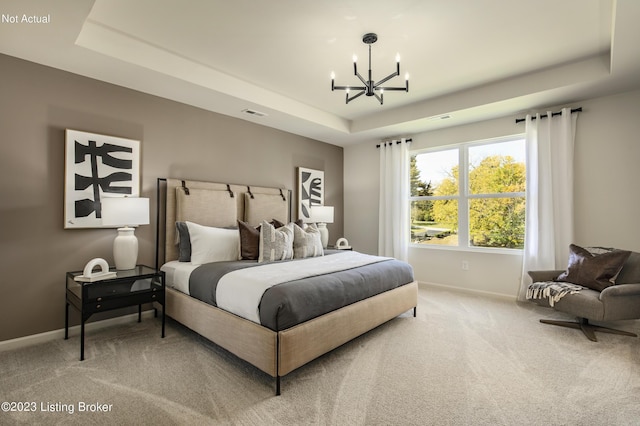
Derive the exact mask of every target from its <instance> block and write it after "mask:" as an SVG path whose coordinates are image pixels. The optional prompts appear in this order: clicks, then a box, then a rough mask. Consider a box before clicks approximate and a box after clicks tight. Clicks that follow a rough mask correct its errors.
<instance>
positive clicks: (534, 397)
mask: <svg viewBox="0 0 640 426" xmlns="http://www.w3.org/2000/svg"><path fill="white" fill-rule="evenodd" d="M542 317H554V318H563V316H562V315H560V314H557V313H554V312H553V311H551V310H548V309H544V308H539V307H535V306H533V305H518V304H516V303H515V302H513V301H509V300H503V299H494V298H488V297H482V296H477V295H470V294H467V293H461V292H452V291H447V290H443V289H438V288H431V287H429V288H421V290H420V303H419V307H418V317H417V318H413V317H412V316H410V315H408V314H407V315H403V316H402V317H399V318H396V319H394V320H392V321H390V322H389V323H387V324H385V325H383V326H381V327H379V328H377V329H376V330H374V331H372V332H370V333H368V334H366V335H365V336H362V337H361V338H358V339H356V340H354V341H352V342H350V343H348V344H346V345H344V346H342V347H341V348H338V349H337V350H335V351H333V352H331V353H330V354H327V355H325V356H323V357H321V358H320V359H318V360H316V361H313V362H312V363H310V364H308V365H306V366H304V367H302V368H300V369H298V370H296V371H294V372H293V373H291V374H289V375H288V376H286V377H284V378H283V379H282V395H281V396H279V397H275V396H274V389H275V388H274V379H273V378H271V377H269V376H267V375H265V374H263V373H261V372H260V371H257V370H256V369H255V368H254V367H252V366H250V365H248V364H246V363H244V362H242V361H240V360H238V359H237V358H235V357H234V356H232V355H230V354H228V353H227V352H225V351H224V350H221V349H219V348H217V347H216V346H214V345H212V344H210V343H208V342H207V341H205V340H204V339H202V338H200V337H199V336H197V335H195V334H194V333H192V332H190V331H188V330H186V329H185V328H183V327H182V326H180V325H178V324H176V323H174V322H173V321H168V324H167V337H166V338H165V339H161V338H160V321H159V320H157V319H153V318H148V319H145V320H143V322H142V323H141V324H138V323H136V322H133V323H131V324H127V325H119V326H113V327H109V328H105V329H101V330H96V331H92V332H89V333H88V335H87V345H86V360H85V361H83V362H80V361H79V360H78V352H79V337H72V338H70V339H69V340H67V341H65V340H59V341H55V342H51V343H46V344H42V345H38V346H32V347H29V348H23V349H19V350H12V351H5V352H0V393H1V395H2V398H1V399H2V401H14V402H29V403H31V402H33V403H35V405H36V410H35V412H16V411H14V412H5V411H2V412H0V424H2V425H7V424H30V425H33V424H65V425H69V424H71V425H74V424H77V425H89V424H105V425H106V424H119V425H124V424H141V425H142V424H154V425H164V424H190V425H195V424H198V425H203V424H229V425H265V424H284V425H306V424H314V425H405V424H406V425H410V424H413V425H489V424H490V425H528V424H530V425H542V424H544V425H638V424H640V340H639V339H638V338H631V337H623V336H615V335H609V334H598V335H597V336H598V339H599V342H597V343H594V342H590V341H589V340H587V339H586V338H585V337H584V336H583V335H582V333H581V332H579V331H577V330H570V329H564V328H559V327H554V326H549V325H543V324H540V323H539V322H538V319H539V318H542ZM616 325H617V326H620V327H621V328H624V329H626V330H629V331H634V332H640V323H639V322H637V321H628V322H620V323H617V324H616ZM81 403H86V404H87V405H85V409H90V408H95V407H96V406H95V405H94V406H92V405H88V404H107V410H108V411H106V412H86V411H85V412H78V410H79V408H81V406H82V404H81ZM109 405H110V407H109ZM70 407H71V408H72V409H73V413H71V412H70V411H71V408H70ZM101 407H103V408H104V406H101ZM3 409H4V406H3ZM43 410H48V411H43ZM56 410H60V411H56Z"/></svg>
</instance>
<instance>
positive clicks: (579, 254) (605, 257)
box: [555, 244, 631, 291]
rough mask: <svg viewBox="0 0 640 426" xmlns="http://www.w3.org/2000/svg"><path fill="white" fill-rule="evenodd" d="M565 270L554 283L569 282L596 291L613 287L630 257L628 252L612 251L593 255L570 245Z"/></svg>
mask: <svg viewBox="0 0 640 426" xmlns="http://www.w3.org/2000/svg"><path fill="white" fill-rule="evenodd" d="M569 250H570V254H569V265H568V267H567V270H566V271H565V272H563V273H561V274H560V276H558V277H557V278H556V279H555V281H564V282H570V283H573V284H578V285H582V286H585V287H588V288H590V289H593V290H596V291H602V290H604V289H605V288H607V287H609V286H612V285H614V284H615V283H616V282H615V279H616V278H617V276H618V274H619V273H620V271H621V270H622V267H623V266H624V264H625V262H626V261H627V259H628V258H629V256H630V255H631V252H630V251H626V250H612V251H608V252H605V253H602V254H598V255H593V254H591V253H590V252H589V251H588V250H586V249H584V248H582V247H580V246H577V245H575V244H571V245H570V246H569Z"/></svg>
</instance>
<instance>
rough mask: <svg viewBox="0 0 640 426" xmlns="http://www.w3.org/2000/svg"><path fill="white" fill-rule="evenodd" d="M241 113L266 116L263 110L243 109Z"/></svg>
mask: <svg viewBox="0 0 640 426" xmlns="http://www.w3.org/2000/svg"><path fill="white" fill-rule="evenodd" d="M242 113H243V114H249V115H255V116H256V117H266V116H267V115H268V114H265V113H264V112H260V111H256V110H255V109H248V108H247V109H243V110H242Z"/></svg>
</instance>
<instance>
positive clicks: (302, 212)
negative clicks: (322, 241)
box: [298, 167, 324, 221]
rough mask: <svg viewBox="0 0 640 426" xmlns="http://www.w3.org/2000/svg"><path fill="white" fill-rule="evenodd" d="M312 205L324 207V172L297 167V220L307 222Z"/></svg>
mask: <svg viewBox="0 0 640 426" xmlns="http://www.w3.org/2000/svg"><path fill="white" fill-rule="evenodd" d="M312 205H313V206H321V205H324V172H323V171H322V170H314V169H306V168H304V167H298V219H302V220H304V221H307V220H308V219H309V218H310V216H311V215H310V210H309V207H310V206H312Z"/></svg>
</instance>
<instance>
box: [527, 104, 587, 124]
mask: <svg viewBox="0 0 640 426" xmlns="http://www.w3.org/2000/svg"><path fill="white" fill-rule="evenodd" d="M581 111H582V107H580V108H573V109H572V110H571V114H573V113H574V112H581ZM560 114H562V111H556V112H552V113H551V116H552V117H555V116H556V115H560ZM540 118H547V114H544V115H541V116H540ZM531 119H532V120H535V119H536V118H535V117H531ZM523 121H526V118H516V124H518V123H521V122H523Z"/></svg>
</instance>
